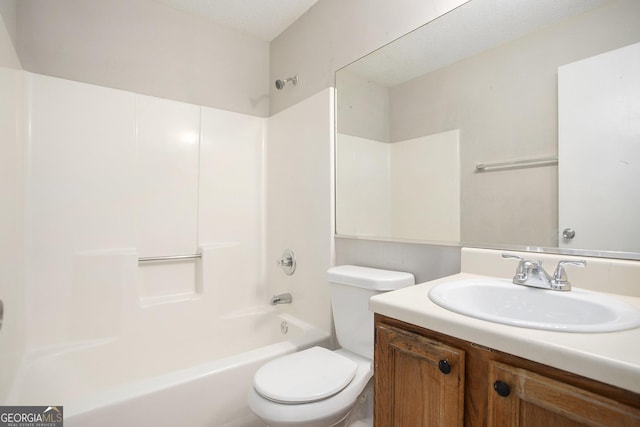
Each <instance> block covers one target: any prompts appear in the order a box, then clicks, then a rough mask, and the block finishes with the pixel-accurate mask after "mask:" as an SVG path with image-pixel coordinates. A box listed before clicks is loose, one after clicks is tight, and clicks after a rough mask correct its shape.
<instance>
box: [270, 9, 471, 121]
mask: <svg viewBox="0 0 640 427" xmlns="http://www.w3.org/2000/svg"><path fill="white" fill-rule="evenodd" d="M465 2H466V0H429V1H425V0H395V1H389V0H321V1H319V2H318V3H316V4H315V5H314V6H313V7H312V8H311V9H310V10H309V11H307V13H305V14H304V15H303V16H302V17H300V19H298V20H297V21H296V22H294V23H293V24H292V25H291V26H290V27H289V28H288V29H287V30H286V31H284V32H283V33H282V34H280V35H279V36H278V37H276V39H274V40H273V41H272V42H271V47H270V49H271V54H270V74H271V84H272V88H271V114H275V113H277V112H278V111H280V110H282V109H284V108H286V107H288V106H290V105H293V104H295V103H297V102H300V101H302V100H303V99H306V98H308V97H309V96H311V95H313V94H315V93H317V92H319V91H321V90H322V89H325V88H327V87H331V86H333V85H334V73H335V71H336V70H338V69H340V68H342V67H344V66H346V65H348V64H349V63H351V62H353V61H355V60H356V59H358V58H360V57H362V56H364V55H366V54H367V53H369V52H371V51H373V50H375V49H378V48H379V47H381V46H383V45H385V44H387V43H389V42H391V41H393V40H395V39H396V38H398V37H400V36H402V35H403V34H405V33H407V32H409V31H411V30H414V29H415V28H417V27H419V26H421V25H423V24H424V23H426V22H429V21H431V20H433V19H435V18H437V17H438V16H440V15H442V14H444V13H445V12H448V11H449V10H451V9H453V8H454V7H456V6H459V5H460V4H462V3H465ZM295 74H297V75H298V79H299V82H298V85H297V86H296V87H287V88H285V89H284V90H282V91H277V90H276V89H275V88H273V81H275V79H281V78H284V77H289V76H291V75H295Z"/></svg>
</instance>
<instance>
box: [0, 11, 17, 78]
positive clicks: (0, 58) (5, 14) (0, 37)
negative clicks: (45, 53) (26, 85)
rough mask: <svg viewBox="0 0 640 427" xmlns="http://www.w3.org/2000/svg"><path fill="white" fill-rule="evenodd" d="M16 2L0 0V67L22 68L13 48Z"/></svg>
mask: <svg viewBox="0 0 640 427" xmlns="http://www.w3.org/2000/svg"><path fill="white" fill-rule="evenodd" d="M15 40H16V2H15V0H0V67H8V68H16V69H20V68H22V66H21V64H20V59H18V54H17V52H16V49H15Z"/></svg>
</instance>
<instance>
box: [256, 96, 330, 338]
mask: <svg viewBox="0 0 640 427" xmlns="http://www.w3.org/2000/svg"><path fill="white" fill-rule="evenodd" d="M333 93H334V91H333V89H325V90H323V91H321V92H319V93H317V94H315V95H314V96H312V97H310V98H308V99H306V100H304V101H303V102H300V103H298V104H296V105H294V106H292V107H289V108H287V109H286V110H284V111H281V112H280V113H278V114H276V115H274V116H272V117H271V118H269V129H268V134H267V149H266V167H267V187H266V188H267V216H266V218H267V236H266V238H267V246H266V260H265V263H266V266H267V276H266V277H267V283H268V284H269V288H270V290H272V293H274V294H279V293H283V292H290V293H291V295H292V296H293V304H291V305H281V306H280V307H281V308H282V309H283V310H285V311H287V312H290V313H292V314H294V315H295V316H297V317H299V318H302V319H304V320H306V321H307V322H310V323H312V324H314V325H316V326H318V327H320V328H322V329H325V330H327V331H328V330H330V327H331V315H330V307H331V306H330V302H329V288H328V284H327V279H326V271H327V269H328V268H329V267H330V266H332V265H333V252H334V251H333V233H334V226H333V220H334V213H333V212H334V211H333V206H334V203H333V166H332V165H333V139H334V138H333V99H334V97H333ZM286 248H289V249H292V250H293V251H294V252H295V254H296V258H297V260H298V267H297V269H296V271H295V273H294V274H293V275H292V276H287V275H285V273H284V272H283V271H282V270H281V269H280V268H279V267H277V266H276V260H277V259H279V258H280V256H281V254H282V251H283V250H284V249H286Z"/></svg>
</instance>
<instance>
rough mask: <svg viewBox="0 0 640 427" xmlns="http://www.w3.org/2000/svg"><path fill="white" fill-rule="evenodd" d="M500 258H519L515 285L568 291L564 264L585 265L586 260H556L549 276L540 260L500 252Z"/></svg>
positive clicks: (568, 286) (568, 283) (569, 288)
mask: <svg viewBox="0 0 640 427" xmlns="http://www.w3.org/2000/svg"><path fill="white" fill-rule="evenodd" d="M502 258H515V259H517V260H519V261H520V262H519V263H518V269H517V270H516V274H515V276H513V283H514V284H516V285H523V286H531V287H534V288H541V289H551V290H554V291H570V290H571V283H570V282H569V280H568V278H567V273H566V272H565V270H564V266H565V265H567V264H572V265H577V266H579V267H584V266H585V265H587V262H586V261H582V260H580V261H572V260H562V261H558V265H557V267H556V269H555V271H554V272H553V276H550V275H549V274H548V273H547V272H546V271H545V270H544V268H542V262H541V261H537V260H529V259H524V258H522V257H519V256H517V255H511V254H502Z"/></svg>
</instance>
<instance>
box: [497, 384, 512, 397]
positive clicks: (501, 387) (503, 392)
mask: <svg viewBox="0 0 640 427" xmlns="http://www.w3.org/2000/svg"><path fill="white" fill-rule="evenodd" d="M493 389H494V390H495V391H496V393H498V394H499V395H500V396H502V397H507V396H509V395H510V394H511V389H510V388H509V385H508V384H507V383H505V382H504V381H500V380H498V381H496V382H495V383H493Z"/></svg>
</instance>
